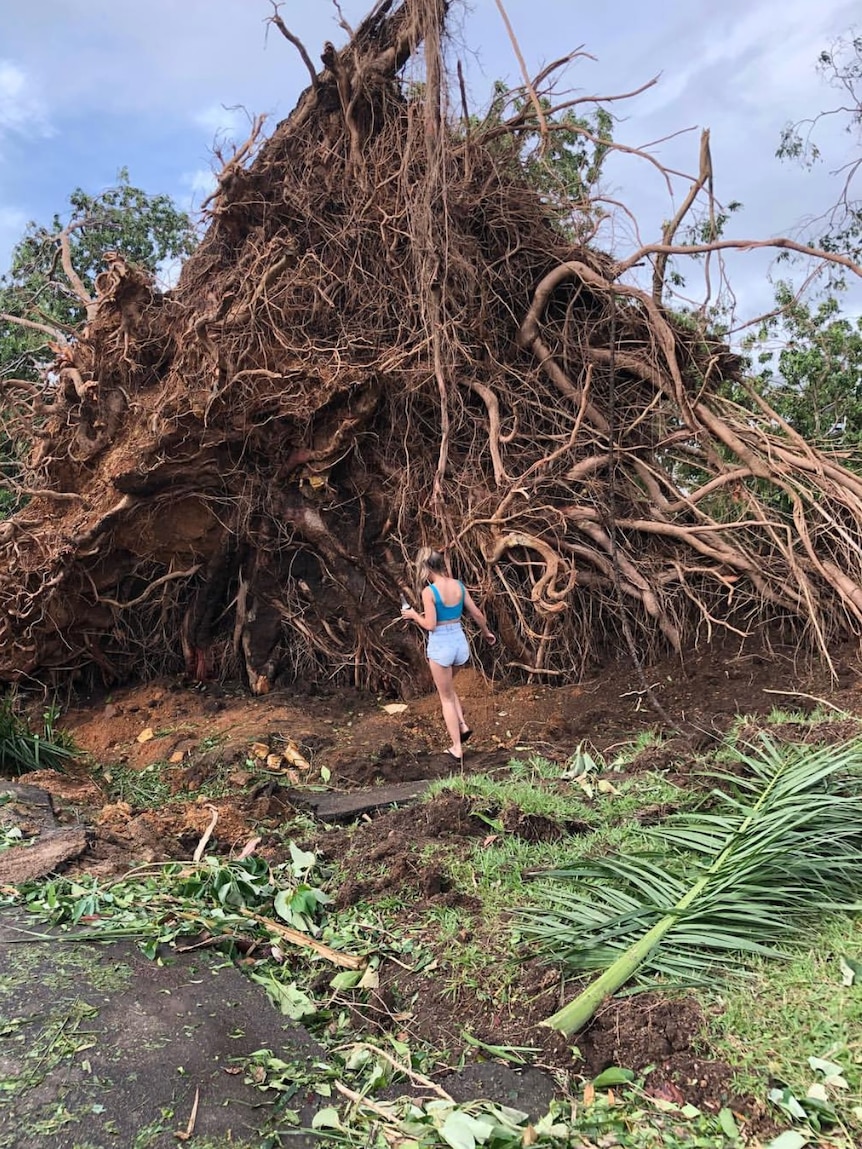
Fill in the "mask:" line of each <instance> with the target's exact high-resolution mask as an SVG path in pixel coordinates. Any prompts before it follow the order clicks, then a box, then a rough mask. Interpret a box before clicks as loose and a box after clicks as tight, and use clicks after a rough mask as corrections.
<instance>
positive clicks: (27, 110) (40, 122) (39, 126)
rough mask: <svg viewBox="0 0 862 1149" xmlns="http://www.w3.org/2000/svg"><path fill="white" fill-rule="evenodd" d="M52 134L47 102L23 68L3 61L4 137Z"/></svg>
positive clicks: (0, 119) (0, 102) (0, 118)
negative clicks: (19, 134)
mask: <svg viewBox="0 0 862 1149" xmlns="http://www.w3.org/2000/svg"><path fill="white" fill-rule="evenodd" d="M11 132H15V133H21V134H36V135H39V136H43V137H44V136H50V135H52V134H53V130H52V128H51V126H50V124H49V123H48V118H47V113H46V110H45V104H44V101H43V100H42V98H41V96H40V95H39V94H38V93H37V92H36V91H35V90H34V86H33V83H32V81H31V80H30V78H29V76H28V75H27V73H26V72H25V71H24V69H23V68H21V67H19V66H18V65H17V64H15V63H13V62H12V61H11V60H0V136H2V135H4V134H6V133H11Z"/></svg>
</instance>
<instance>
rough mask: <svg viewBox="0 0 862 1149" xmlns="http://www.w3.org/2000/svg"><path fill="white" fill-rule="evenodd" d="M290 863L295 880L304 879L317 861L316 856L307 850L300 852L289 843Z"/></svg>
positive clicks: (297, 847) (295, 846) (293, 844)
mask: <svg viewBox="0 0 862 1149" xmlns="http://www.w3.org/2000/svg"><path fill="white" fill-rule="evenodd" d="M290 861H291V867H292V869H293V873H294V875H295V876H296V877H297V878H302V877H304V876H305V875H306V874H307V873H308V871H309V870H310V869H311V868H312V867H313V866H314V863H315V862H316V861H317V855H316V854H312V853H311V852H310V851H308V850H300V848H299V846H297V845H296V844H295V843H294V842H291V843H290Z"/></svg>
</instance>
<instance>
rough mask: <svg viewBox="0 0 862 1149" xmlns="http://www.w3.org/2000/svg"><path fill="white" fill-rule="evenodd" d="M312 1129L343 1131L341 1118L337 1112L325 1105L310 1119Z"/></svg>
mask: <svg viewBox="0 0 862 1149" xmlns="http://www.w3.org/2000/svg"><path fill="white" fill-rule="evenodd" d="M311 1128H312V1129H343V1128H344V1126H343V1125H342V1124H341V1118H340V1117H339V1116H338V1110H337V1109H334V1108H333V1107H332V1106H331V1105H327V1106H326V1108H324V1109H318V1111H317V1112H316V1113H315V1115H314V1116H313V1117H312V1119H311Z"/></svg>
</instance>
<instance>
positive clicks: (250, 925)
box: [25, 847, 330, 957]
mask: <svg viewBox="0 0 862 1149" xmlns="http://www.w3.org/2000/svg"><path fill="white" fill-rule="evenodd" d="M291 852H292V860H291V862H289V863H286V864H283V865H280V866H270V865H269V863H268V862H266V861H265V860H264V859H263V858H260V857H257V856H255V855H250V856H249V857H247V858H241V859H237V860H236V861H232V860H227V859H223V858H217V857H215V856H208V857H205V858H203V859H202V860H201V861H200V862H193V863H189V864H179V863H175V862H171V863H168V864H166V865H162V866H154V867H143V868H142V869H141V870H140V871H134V870H133V871H131V872H130V873H129V874H127V875H126V876H125V877H123V878H121V879H120V880H119V881H114V882H110V881H108V882H102V881H100V880H99V879H98V878H94V877H85V878H82V879H81V880H80V881H69V880H67V879H64V878H58V879H56V880H53V881H50V882H47V883H45V884H43V885H40V886H38V887H35V888H33V889H32V890H30V891H29V893H28V894H27V895H26V898H25V905H26V908H27V909H29V910H31V911H33V912H35V913H38V914H40V915H41V916H43V917H44V918H46V919H47V920H48V921H50V922H52V923H53V924H54V925H61V926H65V927H70V926H77V925H78V923H80V921H81V919H86V920H88V921H89V922H90V926H89V931H90V935H88V936H91V935H92V936H98V937H100V938H108V937H135V938H138V939H139V942H140V945H141V948H142V949H143V951H144V953H146V954H147V956H148V957H155V956H156V953H157V951H158V948H159V946H161V945H170V944H173V943H174V942H175V941H176V939H177V938H180V937H186V936H188V935H190V934H197V933H199V932H200V931H202V930H205V931H207V932H208V933H209V934H210V935H211V936H212V937H214V938H217V937H223V938H224V939H225V941H226V942H230V941H231V940H232V939H233V938H234V937H236V935H237V934H238V933H240V932H242V933H244V934H246V935H248V934H256V935H258V938H259V940H261V941H265V940H267V939H268V938H269V937H270V933H272V936H273V937H275V938H277V936H278V934H277V924H278V923H279V922H284V923H286V924H287V925H289V926H290V927H291V928H292V929H295V930H300V931H301V932H303V933H307V934H310V935H316V934H318V933H319V932H320V925H321V923H322V921H323V917H324V906H325V905H326V904H327V903H328V902H329V900H330V899H329V898H328V896H327V895H326V894H325V893H324V892H323V891H322V890H320V889H317V888H315V887H313V886H312V885H311V884H310V882H309V875H310V873H311V872H312V870H313V869H314V867H315V866H316V862H317V859H316V857H315V855H314V854H309V853H306V852H304V851H301V850H297V849H296V847H293V848H292V851H291ZM249 914H256V915H258V917H256V918H255V917H250V916H249ZM78 936H80V935H78Z"/></svg>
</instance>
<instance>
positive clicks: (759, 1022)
mask: <svg viewBox="0 0 862 1149" xmlns="http://www.w3.org/2000/svg"><path fill="white" fill-rule="evenodd" d="M842 957H844V958H846V957H850V958H851V960H853V959H855V960H859V959H860V958H862V918H860V917H856V918H853V917H848V916H845V915H836V916H833V917H828V918H826V919H825V920H824V922H823V928H822V931H821V933H820V936H819V938H818V941H817V944H816V946H815V947H814V948H813V949H812V950H811V951H810V952H799V953H796V954H794V955H793V956H792V957H791V959H790V960H789V961H788V962H786V963H780V962H779V963H776V962H765V961H751V962H750V963H748V976H746V977H744V978H735V979H732V980H730V981H729V982H728V983H727V985H726V986H725V987H724V988H723V989H722V992H721V994H720V995H708V997H707V1002H706V1003H707V1005H710V1004H711V1005H712V1006H713V1008H712V1009H708V1010H707V1016H708V1017H709V1019H710V1021H709V1039H710V1044H711V1046H712V1048H713V1050H714V1051H715V1053H716V1054H717V1055H718V1056H719V1057H722V1058H724V1059H725V1060H726V1061H728V1062H729V1063H730V1064H731V1065H733V1066H734V1067H735V1070H736V1083H737V1086H738V1088H739V1089H740V1090H741V1091H743V1092H746V1093H751V1094H753V1095H754V1096H758V1095H761V1096H762V1095H763V1094H764V1093H765V1088H764V1086H765V1081H766V1077H767V1076H768V1078H769V1079H772V1080H774V1081H775V1082H781V1083H782V1084H783V1085H786V1086H788V1087H789V1088H790V1089H791V1090H792V1091H793V1093H794V1095H795V1096H797V1097H799V1098H803V1099H804V1098H805V1095H806V1094H807V1092H808V1090H809V1088H810V1087H811V1085H812V1084H814V1083H815V1082H818V1081H822V1080H823V1075H822V1073H820V1072H818V1071H817V1070H815V1069H813V1068H812V1066H811V1065H810V1063H809V1060H808V1059H809V1057H815V1058H820V1059H822V1060H826V1061H831V1062H835V1063H837V1064H838V1065H840V1066H841V1069H842V1076H843V1077H844V1078H845V1080H846V1082H847V1086H848V1088H847V1089H846V1090H845V1089H838V1090H829V1092H830V1093H831V1096H832V1100H833V1102H835V1103H837V1107H838V1109H839V1111H841V1112H844V1113H845V1114H846V1113H849V1114H850V1116H851V1117H852V1118H853V1120H854V1122H857V1123H858V1124H857V1126H856V1127H857V1132H858V1131H859V1130H860V1129H862V984H859V979H858V978H857V979H855V980H854V984H853V985H850V986H847V985H845V984H843V975H842V968H841V959H842ZM803 1105H804V1101H803Z"/></svg>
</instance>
